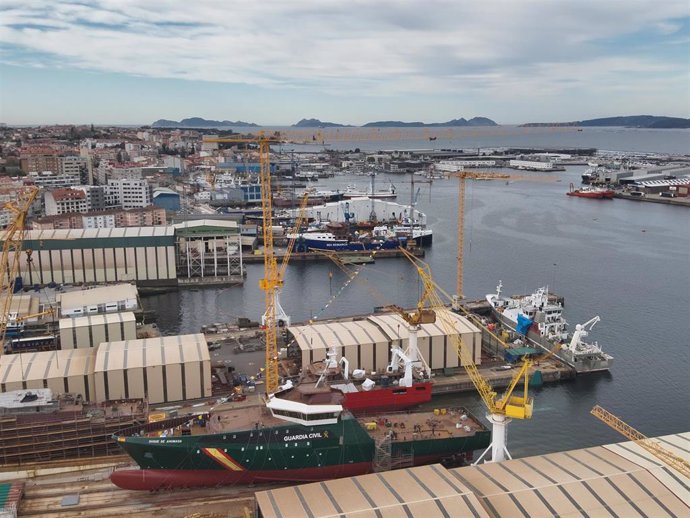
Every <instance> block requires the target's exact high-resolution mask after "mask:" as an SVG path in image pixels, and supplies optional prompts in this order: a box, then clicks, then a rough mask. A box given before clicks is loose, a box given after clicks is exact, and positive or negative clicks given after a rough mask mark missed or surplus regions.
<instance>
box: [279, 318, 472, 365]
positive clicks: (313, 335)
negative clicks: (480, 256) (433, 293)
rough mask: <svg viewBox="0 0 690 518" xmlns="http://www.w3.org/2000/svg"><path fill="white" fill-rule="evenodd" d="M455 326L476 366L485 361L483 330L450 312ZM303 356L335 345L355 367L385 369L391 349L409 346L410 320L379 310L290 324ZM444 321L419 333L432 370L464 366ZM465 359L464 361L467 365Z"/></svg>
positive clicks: (321, 354)
mask: <svg viewBox="0 0 690 518" xmlns="http://www.w3.org/2000/svg"><path fill="white" fill-rule="evenodd" d="M448 314H449V315H450V318H451V319H452V321H453V325H454V329H455V330H456V331H457V332H458V333H459V336H460V338H461V340H462V344H463V347H465V348H466V350H467V354H471V358H472V359H473V360H474V363H475V364H476V365H479V364H481V331H480V330H479V328H477V327H476V326H474V325H473V324H472V323H471V322H469V321H468V320H467V319H466V318H464V317H462V316H460V315H457V314H456V313H452V312H449V313H448ZM288 331H289V332H290V334H292V336H293V338H294V340H295V342H296V344H297V346H298V347H299V349H300V351H301V353H302V354H301V355H302V365H303V366H306V365H309V364H310V363H314V362H316V361H320V360H323V359H325V358H326V352H327V350H328V349H329V348H330V347H331V346H333V345H335V347H336V352H337V353H338V358H340V357H342V356H345V357H346V358H347V359H348V360H349V362H350V367H351V368H359V369H365V370H367V371H382V370H385V368H386V366H387V365H388V363H389V362H390V357H391V354H390V348H391V346H392V345H396V346H398V347H400V348H401V349H405V348H407V345H408V340H409V331H408V325H407V323H406V322H405V321H404V320H403V319H402V318H401V317H400V316H398V315H397V314H395V313H377V314H374V315H371V316H369V317H367V318H365V319H353V320H344V321H335V322H323V323H318V324H311V325H303V326H290V327H289V328H288ZM451 335H452V333H448V332H447V331H446V329H445V328H444V326H443V324H442V322H441V321H440V320H437V321H436V323H434V324H422V325H421V326H420V330H419V332H418V347H419V351H420V353H421V355H422V357H423V358H424V359H425V360H426V361H427V363H428V364H429V366H430V367H431V368H432V369H436V370H437V369H447V368H455V367H459V366H460V365H461V362H460V361H459V356H458V352H457V349H456V347H455V341H454V340H453V339H452V338H451V337H450V336H451ZM464 363H465V362H462V364H463V365H464Z"/></svg>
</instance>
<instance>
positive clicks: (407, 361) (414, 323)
mask: <svg viewBox="0 0 690 518" xmlns="http://www.w3.org/2000/svg"><path fill="white" fill-rule="evenodd" d="M429 297H430V293H429V292H428V290H427V286H426V285H425V286H424V292H423V293H422V296H421V298H420V299H419V301H418V302H417V309H415V310H414V311H412V312H408V311H406V310H405V309H403V308H401V307H400V306H396V305H395V304H389V305H387V306H385V309H388V310H390V311H393V312H394V313H397V314H398V315H399V316H400V318H402V319H403V320H404V321H405V322H406V323H407V325H408V333H409V340H408V345H407V349H406V350H405V351H402V350H401V349H400V348H398V347H393V348H392V352H393V358H392V359H391V363H390V365H389V366H388V368H389V370H390V371H391V372H395V371H396V370H397V368H398V366H399V362H402V364H403V365H404V368H405V374H404V376H403V378H402V380H401V381H400V384H401V385H402V386H404V387H411V386H412V384H413V380H412V369H413V368H418V369H420V370H424V371H425V372H426V377H427V378H431V368H430V367H429V365H428V364H427V362H426V360H425V359H424V358H423V357H422V355H421V354H420V353H419V347H418V345H417V339H418V332H419V329H420V327H419V326H420V325H421V324H433V323H434V322H436V313H435V312H434V310H432V309H429V308H427V307H424V304H425V303H426V301H427V299H428V298H429ZM396 359H397V360H399V362H398V361H396Z"/></svg>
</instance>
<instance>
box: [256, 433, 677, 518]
mask: <svg viewBox="0 0 690 518" xmlns="http://www.w3.org/2000/svg"><path fill="white" fill-rule="evenodd" d="M655 440H656V441H659V442H660V443H661V444H662V445H663V446H664V447H665V448H667V449H669V450H671V451H673V452H674V453H676V454H677V455H679V456H681V457H683V458H685V459H688V460H690V432H686V433H683V434H677V435H669V436H666V437H659V438H656V439H655ZM256 502H257V505H258V507H259V510H260V512H261V516H263V518H289V517H293V516H300V517H302V516H308V517H310V518H326V517H329V518H332V517H342V518H347V517H352V518H363V517H367V518H368V517H372V518H374V517H378V518H387V517H395V518H397V517H403V516H408V517H418V516H419V517H422V518H436V517H439V518H440V517H454V516H463V517H466V516H475V517H489V516H491V517H495V518H499V517H505V518H521V517H523V518H533V517H552V516H563V517H565V516H578V517H579V516H584V517H591V518H594V517H600V516H601V517H619V518H635V517H655V518H656V517H679V516H690V480H688V479H687V478H686V477H685V476H684V475H682V474H680V473H679V472H678V471H676V470H674V469H673V468H670V467H668V466H665V465H664V464H663V463H662V462H661V461H659V460H658V459H657V458H656V457H654V456H652V455H651V454H650V453H648V452H647V451H646V450H644V449H643V448H641V447H640V446H638V445H636V444H635V443H632V442H623V443H619V444H611V445H607V446H597V447H594V448H585V449H581V450H573V451H566V452H561V453H551V454H548V455H540V456H535V457H527V458H524V459H516V460H510V461H505V462H500V463H488V464H482V465H480V466H468V467H464V468H457V469H452V470H447V469H445V468H443V467H442V466H441V465H438V464H436V465H432V466H424V467H417V468H409V469H402V470H397V471H392V472H387V473H377V474H373V475H363V476H358V477H352V478H346V479H338V480H330V481H327V482H320V483H313V484H306V485H301V486H295V487H288V488H281V489H274V490H271V491H262V492H259V493H256Z"/></svg>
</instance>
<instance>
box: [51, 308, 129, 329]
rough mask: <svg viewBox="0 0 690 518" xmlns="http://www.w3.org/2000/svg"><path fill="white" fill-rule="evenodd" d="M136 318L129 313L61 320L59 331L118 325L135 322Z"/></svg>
mask: <svg viewBox="0 0 690 518" xmlns="http://www.w3.org/2000/svg"><path fill="white" fill-rule="evenodd" d="M135 321H136V317H135V316H134V313H132V312H131V311H123V312H122V313H99V314H97V315H87V316H84V317H74V318H61V319H60V329H72V328H73V327H91V326H98V325H103V324H119V323H120V322H123V323H125V322H135Z"/></svg>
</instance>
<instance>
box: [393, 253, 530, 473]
mask: <svg viewBox="0 0 690 518" xmlns="http://www.w3.org/2000/svg"><path fill="white" fill-rule="evenodd" d="M401 250H402V251H403V254H404V255H405V257H406V258H407V259H408V260H409V261H410V262H411V263H412V264H413V265H414V267H415V268H416V270H417V274H418V275H419V278H420V279H421V280H422V283H423V285H424V290H425V294H427V297H426V299H427V301H428V303H429V308H430V310H431V311H433V312H435V314H436V317H437V319H438V320H440V321H441V324H442V325H443V328H444V330H445V332H446V334H447V335H448V338H449V339H450V340H451V343H452V344H453V346H454V347H455V350H456V351H457V354H458V356H459V357H460V361H461V364H462V366H463V367H464V368H465V371H466V372H467V374H468V375H469V377H470V380H471V381H472V384H473V385H474V386H475V388H476V389H477V392H479V395H480V396H481V398H482V401H483V402H484V405H485V406H486V408H487V411H488V414H487V419H488V420H489V422H490V423H491V424H492V432H491V437H492V440H491V445H490V446H489V448H487V450H486V451H485V452H484V453H482V455H481V456H480V457H479V459H478V460H477V462H480V461H481V460H482V459H483V458H484V456H485V455H486V454H487V453H488V452H489V451H490V452H491V460H492V461H493V462H498V461H502V460H505V458H506V456H507V457H508V458H511V457H510V453H508V449H507V447H506V438H507V425H508V423H510V421H511V420H512V419H513V418H515V419H530V418H531V417H532V407H533V400H532V398H531V397H529V393H528V387H529V369H530V367H531V366H532V360H531V359H529V358H525V359H524V360H523V362H522V365H521V366H520V368H519V369H517V370H516V372H515V373H514V374H513V377H512V378H511V381H510V383H509V385H508V388H507V389H506V390H505V392H504V393H503V395H501V396H500V397H499V396H498V394H497V393H496V391H495V390H494V389H493V388H492V387H491V385H490V384H489V382H488V381H487V380H486V379H485V378H484V377H483V376H482V375H481V373H480V372H479V369H478V368H477V365H476V364H475V363H474V358H472V354H471V352H470V351H468V349H467V348H466V347H463V344H462V339H461V338H460V335H459V333H458V331H457V329H456V327H455V323H454V319H453V317H451V316H450V310H449V309H448V307H447V306H445V305H444V304H443V302H442V301H441V298H440V297H439V295H438V293H437V290H436V286H435V283H434V280H433V278H432V276H431V270H430V268H429V265H428V264H426V263H425V262H423V261H422V260H421V259H419V258H417V257H415V256H414V255H412V254H411V253H410V252H409V251H407V250H405V249H401ZM520 381H522V382H523V393H522V395H513V392H514V391H515V389H516V387H517V385H518V383H520Z"/></svg>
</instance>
